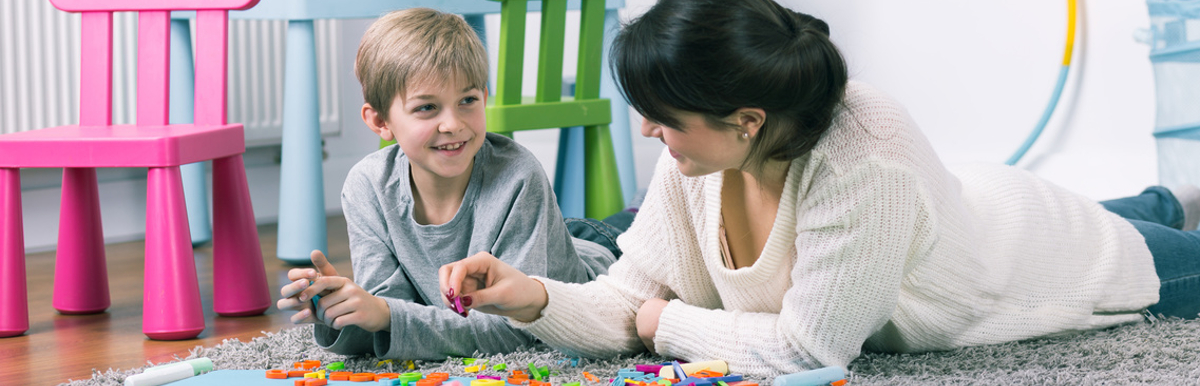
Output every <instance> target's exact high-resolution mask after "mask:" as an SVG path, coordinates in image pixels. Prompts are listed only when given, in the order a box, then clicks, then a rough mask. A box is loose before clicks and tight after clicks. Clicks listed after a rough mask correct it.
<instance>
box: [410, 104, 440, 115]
mask: <svg viewBox="0 0 1200 386" xmlns="http://www.w3.org/2000/svg"><path fill="white" fill-rule="evenodd" d="M436 108H437V107H435V106H434V105H433V104H427V105H420V106H417V108H415V109H413V112H416V113H419V112H422V111H433V110H434V109H436Z"/></svg>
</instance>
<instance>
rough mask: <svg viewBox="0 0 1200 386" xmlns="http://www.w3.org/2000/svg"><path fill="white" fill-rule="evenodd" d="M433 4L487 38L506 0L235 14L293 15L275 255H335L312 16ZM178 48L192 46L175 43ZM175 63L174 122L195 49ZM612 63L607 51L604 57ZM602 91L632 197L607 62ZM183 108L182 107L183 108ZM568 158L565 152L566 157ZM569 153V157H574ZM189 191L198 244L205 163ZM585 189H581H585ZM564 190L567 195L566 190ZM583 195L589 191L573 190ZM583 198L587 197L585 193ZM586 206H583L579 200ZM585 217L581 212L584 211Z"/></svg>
mask: <svg viewBox="0 0 1200 386" xmlns="http://www.w3.org/2000/svg"><path fill="white" fill-rule="evenodd" d="M624 4H625V2H624V0H608V1H607V2H606V5H605V7H606V10H607V11H606V13H605V29H606V31H614V30H615V29H616V28H618V25H619V19H618V16H617V10H618V9H620V8H621V7H623V6H624ZM529 6H530V7H529V8H530V9H529V10H530V11H539V10H540V9H541V8H540V6H541V3H540V2H531V3H530V4H529ZM411 7H428V8H434V9H439V10H442V11H446V12H452V13H457V14H461V15H463V16H464V18H465V19H466V20H467V22H468V23H469V24H471V25H472V26H473V27H475V29H476V31H478V32H480V36H481V37H482V36H484V34H483V31H485V29H484V15H486V14H489V13H499V12H500V3H498V2H494V1H487V0H354V1H328V0H262V1H260V2H259V3H258V5H257V6H255V7H254V8H251V9H249V10H245V11H237V12H230V13H229V17H230V19H254V20H287V21H288V34H287V57H286V58H287V62H286V63H287V64H286V69H285V75H284V89H285V90H286V92H285V98H284V105H283V140H282V147H283V152H282V162H281V163H282V165H281V167H280V187H279V189H280V197H279V207H280V210H279V220H278V221H279V230H278V234H279V236H278V237H279V239H278V246H277V249H276V255H277V256H278V257H279V258H280V259H281V260H283V261H285V262H288V263H291V264H298V265H301V264H310V263H311V262H310V260H309V253H310V252H312V250H314V249H317V250H321V251H322V252H325V253H328V249H329V248H328V241H327V238H328V237H327V230H326V225H325V195H324V186H323V185H324V176H323V172H322V166H321V161H322V154H321V134H320V126H319V124H320V118H319V116H318V112H319V109H318V95H317V71H316V45H315V41H316V39H315V37H314V35H313V20H317V19H361V18H374V17H378V16H379V15H381V14H383V13H386V12H388V11H391V10H395V9H402V8H411ZM568 8H569V9H579V1H578V0H571V1H569V2H568ZM188 22H189V20H188V19H187V16H186V15H185V14H181V15H176V18H175V19H174V20H173V21H172V28H171V34H172V39H173V41H178V42H184V41H187V40H189V39H190V36H189V29H188V24H187V23H188ZM612 35H613V34H611V33H606V34H605V36H606V37H605V44H604V46H605V49H606V51H607V48H608V47H609V46H610V45H611V36H612ZM172 47H186V46H184V45H183V44H173V45H172ZM171 57H172V63H171V72H172V74H171V81H172V85H171V102H172V103H171V105H172V106H171V109H172V110H171V122H172V123H184V122H188V121H190V120H191V117H190V116H189V114H188V113H187V112H184V110H188V109H189V108H190V107H189V106H190V105H191V100H190V96H187V95H188V94H190V93H191V90H190V88H186V87H190V86H184V85H185V84H189V81H190V80H191V78H192V74H191V62H192V57H191V51H190V50H187V49H183V48H180V49H179V50H173V51H172V56H171ZM605 60H606V61H607V55H605ZM603 72H604V73H603V84H602V85H601V95H602V96H604V97H606V98H609V99H610V100H612V111H613V116H612V119H613V123H612V125H611V127H612V130H611V131H612V137H613V144H614V146H613V147H614V151H615V153H616V157H617V160H618V161H617V166H618V169H619V171H620V173H619V174H620V180H621V181H620V183H621V188H622V192H623V193H624V196H625V197H633V195H634V193H635V192H636V190H637V182H636V177H635V175H636V174H635V172H634V165H633V153H632V149H631V147H632V138H631V132H630V130H629V115H628V104H626V102H625V100H624V99H623V98H622V97H621V96H620V93H619V92H618V91H617V88H616V85H615V84H614V83H613V81H612V76H611V75H610V74H609V68H608V65H607V63H606V64H605V65H604V68H603ZM176 111H179V113H178V114H176ZM566 149H567V147H566V146H562V147H560V154H561V152H562V151H565V150H566ZM560 158H561V157H560ZM568 158H569V157H568ZM565 162H566V163H567V164H564V163H560V164H559V168H563V169H564V170H580V171H581V172H579V173H578V174H582V169H583V162H582V159H580V160H578V164H574V162H575V161H571V160H568V161H565ZM183 178H184V189H185V191H186V196H187V202H188V205H187V206H188V219H189V224H190V228H191V230H192V242H193V244H195V245H198V244H202V243H204V242H207V241H208V240H209V239H211V231H210V225H209V219H208V197H207V193H205V192H206V191H207V188H206V187H207V181H206V180H205V172H204V166H203V165H201V164H193V165H186V166H185V167H184V168H183ZM580 191H582V188H580ZM563 195H564V196H568V194H566V193H564V194H563ZM571 196H572V197H573V196H579V197H582V194H578V195H571ZM580 200H582V198H580ZM580 207H582V204H581V205H580ZM577 216H579V217H581V216H582V215H581V214H580V215H577Z"/></svg>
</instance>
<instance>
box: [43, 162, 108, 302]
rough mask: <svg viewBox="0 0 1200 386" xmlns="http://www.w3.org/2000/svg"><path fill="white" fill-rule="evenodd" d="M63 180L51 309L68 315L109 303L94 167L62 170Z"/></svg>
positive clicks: (102, 232)
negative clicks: (52, 307)
mask: <svg viewBox="0 0 1200 386" xmlns="http://www.w3.org/2000/svg"><path fill="white" fill-rule="evenodd" d="M62 181H63V182H62V210H61V212H60V213H59V222H58V257H57V259H56V260H55V261H54V308H55V309H57V310H58V312H61V313H63V314H68V315H72V314H95V313H100V312H104V310H106V309H108V306H109V305H110V304H111V302H110V301H109V297H108V269H107V268H106V266H105V263H104V230H103V227H101V226H100V194H99V191H98V189H97V187H96V169H93V168H66V169H63V180H62Z"/></svg>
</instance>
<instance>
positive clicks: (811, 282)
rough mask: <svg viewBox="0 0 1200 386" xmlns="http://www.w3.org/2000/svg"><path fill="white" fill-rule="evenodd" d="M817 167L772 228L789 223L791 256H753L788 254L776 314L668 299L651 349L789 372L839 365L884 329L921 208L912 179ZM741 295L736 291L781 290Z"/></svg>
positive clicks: (868, 166)
mask: <svg viewBox="0 0 1200 386" xmlns="http://www.w3.org/2000/svg"><path fill="white" fill-rule="evenodd" d="M816 158H819V156H814V159H816ZM816 162H819V161H816ZM818 169H823V170H819V171H817V172H816V173H817V175H816V176H814V177H812V178H813V179H812V181H813V184H812V185H811V188H810V189H809V190H808V191H807V192H806V194H804V196H803V197H802V198H800V199H799V200H800V201H799V202H796V204H795V207H794V213H795V218H794V219H791V220H793V221H794V225H793V223H790V222H789V221H782V222H779V223H777V225H776V226H794V227H795V229H796V236H795V237H796V239H795V251H796V254H795V255H792V254H791V253H789V252H790V251H772V252H771V253H772V255H770V256H768V255H766V254H764V256H763V257H761V258H760V259H771V258H779V256H778V254H786V255H787V256H788V258H794V259H796V260H795V263H794V265H792V269H791V274H790V280H791V283H790V288H788V289H787V290H786V292H784V295H783V299H782V307H781V309H780V312H779V313H778V314H775V313H751V312H741V311H727V310H723V309H706V308H703V307H697V306H694V305H689V304H685V303H683V302H681V301H678V300H674V301H671V302H670V304H669V305H668V306H667V307H666V309H664V311H663V313H662V316H661V318H660V319H659V328H658V332H657V335H656V338H655V347H656V350H657V351H658V352H659V354H661V355H665V356H668V357H679V358H688V359H691V358H720V359H723V360H725V361H726V362H728V363H729V368H730V370H731V371H735V372H740V373H745V374H753V375H760V376H766V375H772V374H781V373H792V372H798V371H803V370H808V369H813V368H817V367H822V366H846V365H847V364H848V363H850V361H851V360H853V359H854V358H856V357H857V356H858V355H859V351H860V348H861V347H862V345H863V342H864V341H865V340H866V339H867V337H869V336H870V335H872V334H873V333H875V332H876V331H879V330H880V329H881V328H883V326H884V324H885V323H886V322H887V321H888V320H889V318H890V316H891V315H892V313H893V310H894V309H895V307H896V304H897V299H898V296H899V289H900V282H901V278H902V277H903V273H904V270H905V261H906V256H908V255H909V253H910V251H911V250H912V249H913V248H917V247H916V246H915V245H916V244H917V243H915V242H914V240H916V239H917V232H916V229H918V228H920V227H921V224H917V222H918V221H919V219H920V218H921V215H920V213H919V212H921V209H919V208H922V205H920V203H919V201H920V200H921V195H920V194H919V193H918V191H919V188H918V186H917V183H916V182H915V181H916V179H915V178H914V177H913V176H912V174H911V173H909V172H907V171H906V170H905V169H904V168H901V167H892V166H888V165H883V164H880V163H878V162H868V163H864V164H860V165H855V167H854V168H853V169H852V170H849V171H846V172H841V173H839V172H837V171H834V170H829V168H818ZM822 174H823V175H822ZM796 196H797V194H796V193H795V192H792V193H791V196H790V197H791V199H792V200H796V198H795V197H796ZM788 197H789V196H788V195H787V194H785V197H784V198H785V199H788ZM793 202H795V201H793ZM783 205H784V203H781V207H782V206H783ZM783 215H784V214H781V216H783ZM784 220H788V219H784ZM747 292H749V291H747ZM747 292H741V293H738V294H739V296H762V297H778V296H779V295H778V292H776V293H775V294H768V293H760V294H755V293H747Z"/></svg>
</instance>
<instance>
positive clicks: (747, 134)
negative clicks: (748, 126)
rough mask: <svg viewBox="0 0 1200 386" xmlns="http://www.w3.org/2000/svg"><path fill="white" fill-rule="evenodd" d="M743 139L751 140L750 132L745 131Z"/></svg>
mask: <svg viewBox="0 0 1200 386" xmlns="http://www.w3.org/2000/svg"><path fill="white" fill-rule="evenodd" d="M742 139H750V133H749V132H745V131H743V132H742Z"/></svg>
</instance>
